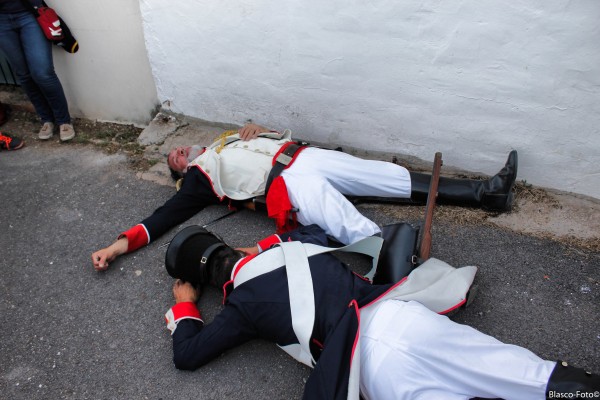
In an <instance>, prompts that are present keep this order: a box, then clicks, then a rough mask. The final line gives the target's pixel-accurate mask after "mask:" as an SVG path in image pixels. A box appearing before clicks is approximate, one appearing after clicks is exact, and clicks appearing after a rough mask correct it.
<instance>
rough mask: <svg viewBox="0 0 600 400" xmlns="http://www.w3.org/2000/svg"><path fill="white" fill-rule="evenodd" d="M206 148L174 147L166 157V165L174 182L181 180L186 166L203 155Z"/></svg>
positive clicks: (196, 146)
mask: <svg viewBox="0 0 600 400" xmlns="http://www.w3.org/2000/svg"><path fill="white" fill-rule="evenodd" d="M205 149H206V148H205V147H202V146H198V145H195V146H187V147H176V148H174V149H173V150H171V151H170V152H169V154H168V155H167V165H168V166H169V170H170V171H171V177H172V178H173V179H175V180H177V179H179V178H183V175H184V174H185V172H186V171H187V167H188V164H189V163H190V162H192V161H194V159H195V158H196V157H198V156H199V155H200V154H202V153H204V150H205Z"/></svg>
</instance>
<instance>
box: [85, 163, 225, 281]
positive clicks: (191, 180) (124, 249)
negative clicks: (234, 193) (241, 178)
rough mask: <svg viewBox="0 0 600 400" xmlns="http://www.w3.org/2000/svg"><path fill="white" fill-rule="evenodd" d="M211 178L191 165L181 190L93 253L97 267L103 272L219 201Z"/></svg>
mask: <svg viewBox="0 0 600 400" xmlns="http://www.w3.org/2000/svg"><path fill="white" fill-rule="evenodd" d="M219 203H220V200H219V198H218V197H217V196H216V195H215V193H214V192H213V190H212V187H211V185H210V182H209V181H208V178H206V176H205V175H204V174H203V173H202V172H201V171H200V170H199V169H198V168H191V169H190V170H189V171H188V173H187V174H186V177H185V179H184V180H183V185H182V187H181V189H180V190H179V191H178V192H177V193H176V194H175V195H174V196H173V197H171V198H170V199H169V200H167V201H166V202H165V204H163V205H162V206H161V207H159V208H157V209H156V210H155V211H154V212H153V213H152V215H150V216H149V217H147V218H146V219H144V220H143V221H142V222H141V223H140V224H138V225H135V226H134V227H132V228H130V229H128V230H127V231H125V232H123V233H121V234H120V235H119V237H118V238H117V240H116V241H115V242H114V243H113V244H111V245H110V246H108V247H106V248H103V249H101V250H98V251H96V252H94V253H92V263H93V265H94V268H95V269H96V270H98V271H102V270H105V269H107V268H108V263H109V262H111V261H113V260H114V259H115V258H117V257H118V256H120V255H122V254H124V253H129V252H132V251H135V250H137V249H139V248H140V247H143V246H145V245H147V244H149V243H150V242H152V241H154V240H156V239H157V238H159V237H160V236H161V235H163V234H164V233H165V232H167V231H168V230H169V229H171V228H173V227H175V226H177V225H178V224H180V223H182V222H184V221H186V220H188V219H190V218H191V217H192V216H194V215H195V214H197V213H198V212H200V211H201V210H202V209H204V208H205V207H206V206H208V205H213V204H219Z"/></svg>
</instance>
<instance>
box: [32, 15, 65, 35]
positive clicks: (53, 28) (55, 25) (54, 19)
mask: <svg viewBox="0 0 600 400" xmlns="http://www.w3.org/2000/svg"><path fill="white" fill-rule="evenodd" d="M36 11H37V13H38V16H37V17H36V19H37V22H38V24H40V27H41V28H42V31H43V32H44V35H46V38H47V39H48V40H54V41H59V40H63V39H64V37H65V35H64V34H63V30H62V27H61V26H60V18H58V14H56V11H54V9H52V8H50V7H38V8H37V9H36Z"/></svg>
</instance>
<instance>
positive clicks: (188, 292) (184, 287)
mask: <svg viewBox="0 0 600 400" xmlns="http://www.w3.org/2000/svg"><path fill="white" fill-rule="evenodd" d="M173 297H174V298H175V303H184V302H188V301H191V302H192V303H195V302H197V301H198V291H197V290H196V289H195V288H194V287H193V286H192V284H191V283H189V282H183V281H182V280H180V279H177V280H176V281H175V283H174V284H173Z"/></svg>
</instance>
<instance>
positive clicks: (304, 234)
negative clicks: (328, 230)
mask: <svg viewBox="0 0 600 400" xmlns="http://www.w3.org/2000/svg"><path fill="white" fill-rule="evenodd" d="M291 241H299V242H302V243H312V244H318V245H320V246H327V244H328V243H327V235H326V234H325V231H323V229H322V228H320V227H319V226H318V225H314V224H313V225H307V226H301V227H299V228H296V229H294V230H292V231H290V232H286V233H284V234H281V235H278V234H274V235H271V236H267V237H266V238H264V239H262V240H260V241H259V242H258V243H257V244H256V246H254V247H238V248H236V250H240V251H243V252H244V253H246V254H250V255H252V254H258V253H261V252H263V251H265V250H267V249H270V248H271V247H272V246H274V245H275V244H277V243H282V242H291Z"/></svg>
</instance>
